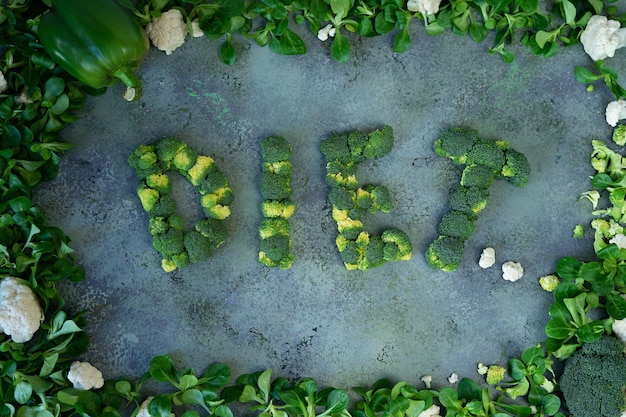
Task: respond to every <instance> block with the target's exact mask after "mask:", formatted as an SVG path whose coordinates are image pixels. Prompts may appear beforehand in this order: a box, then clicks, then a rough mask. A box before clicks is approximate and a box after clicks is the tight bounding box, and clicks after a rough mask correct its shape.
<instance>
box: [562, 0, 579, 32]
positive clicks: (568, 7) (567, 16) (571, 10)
mask: <svg viewBox="0 0 626 417" xmlns="http://www.w3.org/2000/svg"><path fill="white" fill-rule="evenodd" d="M561 10H562V12H563V19H564V20H565V23H567V24H568V25H570V26H574V24H575V21H576V6H574V5H573V4H572V3H571V2H570V1H568V0H561Z"/></svg>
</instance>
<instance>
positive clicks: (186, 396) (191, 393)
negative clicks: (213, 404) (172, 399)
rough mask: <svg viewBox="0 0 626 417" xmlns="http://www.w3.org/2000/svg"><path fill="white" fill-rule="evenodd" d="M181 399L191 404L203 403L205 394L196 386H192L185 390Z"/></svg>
mask: <svg viewBox="0 0 626 417" xmlns="http://www.w3.org/2000/svg"><path fill="white" fill-rule="evenodd" d="M181 399H182V401H183V403H184V404H191V405H203V404H204V396H203V395H202V392H200V390H198V389H196V388H191V389H188V390H186V391H185V392H183V394H182V396H181Z"/></svg>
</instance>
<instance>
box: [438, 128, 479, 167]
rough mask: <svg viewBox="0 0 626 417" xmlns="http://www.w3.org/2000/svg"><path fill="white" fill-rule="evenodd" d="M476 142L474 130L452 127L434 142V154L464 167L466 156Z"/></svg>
mask: <svg viewBox="0 0 626 417" xmlns="http://www.w3.org/2000/svg"><path fill="white" fill-rule="evenodd" d="M477 141H478V132H476V131H475V130H473V129H468V128H465V127H453V128H451V129H449V130H447V131H446V132H445V133H444V134H443V135H441V137H440V138H439V139H437V140H436V141H435V143H434V148H435V153H436V154H437V155H439V156H445V157H447V158H450V159H452V160H453V161H454V162H456V163H457V164H461V165H465V163H466V162H467V154H468V153H469V151H470V150H471V149H472V148H473V147H474V144H475V143H476V142H477Z"/></svg>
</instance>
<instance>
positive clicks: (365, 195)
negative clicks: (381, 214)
mask: <svg viewBox="0 0 626 417" xmlns="http://www.w3.org/2000/svg"><path fill="white" fill-rule="evenodd" d="M355 201H356V206H357V207H358V208H360V209H363V210H368V211H369V210H370V209H371V208H372V206H374V197H373V196H372V193H371V192H369V191H368V190H367V189H366V188H359V189H357V190H356V195H355Z"/></svg>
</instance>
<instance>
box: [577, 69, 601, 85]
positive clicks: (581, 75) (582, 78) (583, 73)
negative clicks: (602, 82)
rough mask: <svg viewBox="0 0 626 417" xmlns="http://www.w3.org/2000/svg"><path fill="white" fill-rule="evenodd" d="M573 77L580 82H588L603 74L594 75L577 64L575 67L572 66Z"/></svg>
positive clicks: (597, 78)
mask: <svg viewBox="0 0 626 417" xmlns="http://www.w3.org/2000/svg"><path fill="white" fill-rule="evenodd" d="M574 78H576V81H578V82H579V83H581V84H590V83H593V82H595V81H597V80H599V79H601V78H603V76H602V75H596V74H594V73H593V72H591V71H590V70H588V69H587V68H585V67H583V66H581V65H577V66H576V67H574Z"/></svg>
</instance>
